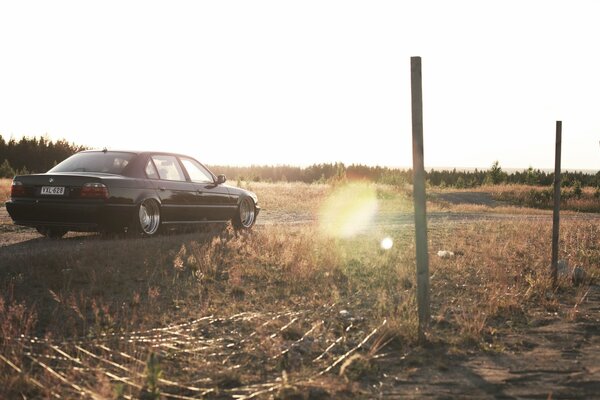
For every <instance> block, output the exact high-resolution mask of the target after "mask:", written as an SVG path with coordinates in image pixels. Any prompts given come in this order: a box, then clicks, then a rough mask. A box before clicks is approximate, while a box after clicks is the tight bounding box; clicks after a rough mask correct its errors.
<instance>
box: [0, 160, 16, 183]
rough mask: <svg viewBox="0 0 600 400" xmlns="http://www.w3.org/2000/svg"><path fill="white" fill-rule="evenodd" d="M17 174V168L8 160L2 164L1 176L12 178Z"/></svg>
mask: <svg viewBox="0 0 600 400" xmlns="http://www.w3.org/2000/svg"><path fill="white" fill-rule="evenodd" d="M14 176H15V170H14V169H13V168H12V167H11V166H10V163H9V162H8V160H6V159H5V160H4V162H3V163H2V164H0V178H12V177H14Z"/></svg>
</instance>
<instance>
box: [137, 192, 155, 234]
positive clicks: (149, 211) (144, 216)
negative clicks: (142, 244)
mask: <svg viewBox="0 0 600 400" xmlns="http://www.w3.org/2000/svg"><path fill="white" fill-rule="evenodd" d="M159 229H160V206H159V205H158V202H156V200H152V199H146V200H144V201H142V203H141V204H140V205H139V207H138V211H137V213H136V215H135V216H134V222H133V229H132V230H133V232H134V233H139V234H141V235H143V236H154V235H155V234H157V233H158V231H159Z"/></svg>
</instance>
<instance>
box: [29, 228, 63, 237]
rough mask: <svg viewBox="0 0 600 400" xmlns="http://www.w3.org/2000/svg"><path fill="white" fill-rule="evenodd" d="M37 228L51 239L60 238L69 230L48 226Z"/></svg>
mask: <svg viewBox="0 0 600 400" xmlns="http://www.w3.org/2000/svg"><path fill="white" fill-rule="evenodd" d="M35 229H36V230H37V231H38V232H39V233H40V234H42V235H44V236H46V237H48V238H50V239H60V238H61V237H63V236H65V234H66V233H67V232H68V231H67V230H66V229H64V228H49V227H46V226H38V227H37V228H35Z"/></svg>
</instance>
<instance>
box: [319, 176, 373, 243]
mask: <svg viewBox="0 0 600 400" xmlns="http://www.w3.org/2000/svg"><path fill="white" fill-rule="evenodd" d="M376 212H377V194H376V192H375V188H374V187H372V186H370V185H366V184H358V183H353V184H350V185H347V186H343V187H340V188H338V189H336V190H335V191H334V192H333V193H332V194H331V196H330V197H329V198H328V199H327V200H326V201H325V203H324V204H323V206H322V207H321V212H320V219H319V221H320V225H321V229H322V230H323V231H324V232H325V233H327V234H329V235H331V236H336V237H352V236H354V235H356V234H358V233H360V232H361V231H364V230H366V229H367V228H368V227H369V225H370V223H371V222H372V220H373V218H374V217H375V213H376Z"/></svg>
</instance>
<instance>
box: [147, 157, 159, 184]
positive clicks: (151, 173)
mask: <svg viewBox="0 0 600 400" xmlns="http://www.w3.org/2000/svg"><path fill="white" fill-rule="evenodd" d="M145 171H146V176H147V177H148V178H149V179H158V172H156V167H155V166H154V163H153V162H152V160H148V163H147V164H146V170H145Z"/></svg>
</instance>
